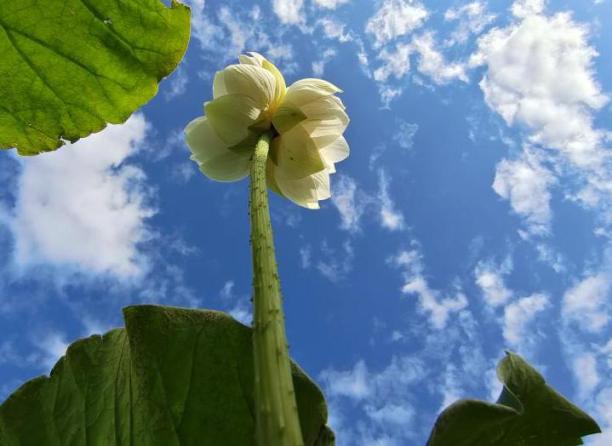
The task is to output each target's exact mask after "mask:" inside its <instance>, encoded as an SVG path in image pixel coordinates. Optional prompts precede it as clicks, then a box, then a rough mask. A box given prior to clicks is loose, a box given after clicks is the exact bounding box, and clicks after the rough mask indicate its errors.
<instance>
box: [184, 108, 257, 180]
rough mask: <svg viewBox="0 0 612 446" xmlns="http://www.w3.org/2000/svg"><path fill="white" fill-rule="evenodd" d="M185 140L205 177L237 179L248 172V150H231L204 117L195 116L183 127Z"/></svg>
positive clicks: (192, 157) (249, 157)
mask: <svg viewBox="0 0 612 446" xmlns="http://www.w3.org/2000/svg"><path fill="white" fill-rule="evenodd" d="M185 141H186V142H187V145H188V146H189V149H190V150H191V152H192V155H191V159H192V160H194V161H195V162H197V163H198V165H199V166H200V170H201V171H202V172H203V173H204V175H206V176H207V177H209V178H211V179H213V180H216V181H237V180H240V179H242V178H244V177H246V176H247V175H248V174H249V167H250V159H251V154H250V152H244V151H243V152H240V151H232V150H230V149H229V147H228V146H227V144H225V143H224V142H223V141H222V140H221V139H220V138H219V137H218V136H217V134H216V132H215V131H214V130H213V128H212V127H211V126H210V123H209V121H208V119H207V118H206V117H200V118H196V119H194V120H193V121H191V122H190V123H189V124H188V125H187V127H186V128H185Z"/></svg>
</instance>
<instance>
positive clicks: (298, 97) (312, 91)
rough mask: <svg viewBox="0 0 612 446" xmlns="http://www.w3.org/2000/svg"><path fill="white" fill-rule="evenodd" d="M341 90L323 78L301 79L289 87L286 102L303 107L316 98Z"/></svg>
mask: <svg viewBox="0 0 612 446" xmlns="http://www.w3.org/2000/svg"><path fill="white" fill-rule="evenodd" d="M341 91H342V90H340V89H339V88H338V87H336V86H335V85H334V84H332V83H330V82H327V81H324V80H322V79H301V80H299V81H297V82H295V83H293V84H292V85H291V86H290V87H289V88H287V94H286V95H285V100H284V104H287V105H289V104H290V105H292V106H294V107H297V108H301V107H302V106H304V105H306V104H308V103H309V102H312V101H314V100H316V99H319V98H321V97H325V96H330V95H333V94H335V93H339V92H341Z"/></svg>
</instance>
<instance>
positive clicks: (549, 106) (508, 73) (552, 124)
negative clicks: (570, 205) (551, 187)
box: [470, 1, 612, 224]
mask: <svg viewBox="0 0 612 446" xmlns="http://www.w3.org/2000/svg"><path fill="white" fill-rule="evenodd" d="M514 7H515V8H514V10H515V14H516V15H517V16H518V17H520V18H519V19H517V23H514V24H512V25H510V26H508V27H506V28H494V29H493V30H491V31H490V32H489V33H487V34H486V35H484V36H483V37H481V38H480V39H479V41H478V51H477V52H476V54H474V55H473V56H472V58H471V60H470V64H471V65H472V66H478V65H486V67H487V71H486V74H485V76H484V78H483V79H482V81H481V82H480V87H481V89H482V91H483V92H484V96H485V100H486V102H487V104H488V105H489V107H490V108H491V109H492V110H494V111H496V112H497V113H499V114H500V115H501V116H502V117H503V119H504V120H505V121H506V123H507V124H508V125H517V126H519V127H520V128H522V129H523V131H524V133H525V137H526V140H527V144H525V147H528V148H529V149H528V150H530V151H540V152H542V155H541V156H542V157H543V156H545V157H546V158H547V159H548V161H549V162H551V163H553V164H554V167H555V169H554V170H555V171H556V173H557V175H562V174H570V175H574V176H577V177H578V178H579V181H578V182H577V181H568V182H565V183H564V184H563V185H564V188H566V189H570V191H569V192H568V194H567V195H568V198H571V199H574V200H576V201H578V202H580V204H582V205H583V206H584V207H586V208H594V209H597V210H598V211H601V212H600V214H601V215H602V216H603V219H604V221H606V222H607V224H609V223H610V222H611V221H612V210H610V205H609V203H610V202H612V173H611V172H612V169H611V168H610V166H611V164H612V157H610V155H609V153H608V151H607V149H606V148H605V145H606V140H607V138H608V136H607V133H606V132H605V131H603V130H600V129H598V128H596V126H595V124H594V113H595V112H596V111H597V110H599V109H601V108H602V107H603V106H604V105H605V104H606V103H607V102H608V97H607V96H606V95H605V94H604V93H603V92H602V91H601V86H600V85H599V83H598V82H597V80H596V77H595V72H594V68H593V61H594V59H595V57H596V56H597V52H596V50H595V49H594V48H593V47H591V46H590V45H589V42H588V39H589V35H590V31H589V28H588V27H587V26H586V25H583V24H580V23H577V22H575V21H574V20H573V18H572V16H571V14H569V13H557V14H554V15H552V16H550V17H546V16H544V15H541V14H540V12H541V11H542V7H543V2H534V1H526V2H525V1H524V2H516V3H515V4H514ZM542 147H543V148H546V149H552V150H547V151H542V150H541V148H542ZM576 174H577V175H576ZM547 178H550V175H547ZM576 183H579V184H578V186H577V185H576ZM576 187H580V188H581V190H579V191H577V192H576V191H574V190H572V189H574V188H576ZM540 201H542V200H540ZM532 209H533V210H535V208H532ZM545 209H547V208H546V207H545ZM529 213H531V212H529Z"/></svg>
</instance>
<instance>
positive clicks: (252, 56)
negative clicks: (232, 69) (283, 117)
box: [238, 52, 287, 109]
mask: <svg viewBox="0 0 612 446" xmlns="http://www.w3.org/2000/svg"><path fill="white" fill-rule="evenodd" d="M238 59H239V60H240V63H241V64H244V65H255V66H258V67H261V68H263V69H265V70H268V71H269V72H270V73H271V74H272V75H273V76H274V79H275V80H276V85H275V88H274V100H273V101H272V104H271V106H272V108H274V109H276V107H278V106H279V105H280V103H281V102H282V101H283V98H284V97H285V92H286V91H287V84H286V83H285V78H284V77H283V74H282V73H281V72H280V70H279V69H278V68H276V65H274V64H273V63H272V62H270V61H269V60H268V59H266V58H265V57H263V56H262V55H261V54H259V53H254V52H251V53H247V54H242V55H240V56H239V58H238Z"/></svg>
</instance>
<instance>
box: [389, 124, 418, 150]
mask: <svg viewBox="0 0 612 446" xmlns="http://www.w3.org/2000/svg"><path fill="white" fill-rule="evenodd" d="M396 123H397V126H398V129H397V131H396V132H395V133H394V134H393V138H392V139H393V141H395V142H396V143H397V145H398V146H400V147H401V148H402V149H406V150H408V149H412V146H413V144H414V136H415V135H416V133H417V131H418V130H419V126H418V124H413V123H410V122H408V121H405V120H403V119H399V118H398V119H397V120H396Z"/></svg>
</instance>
